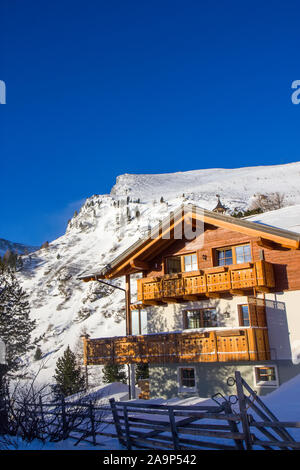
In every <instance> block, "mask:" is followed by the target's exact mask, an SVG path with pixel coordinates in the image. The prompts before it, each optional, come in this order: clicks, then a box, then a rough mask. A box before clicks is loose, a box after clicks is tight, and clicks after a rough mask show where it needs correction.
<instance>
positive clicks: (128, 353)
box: [84, 327, 270, 365]
mask: <svg viewBox="0 0 300 470" xmlns="http://www.w3.org/2000/svg"><path fill="white" fill-rule="evenodd" d="M84 351H85V354H84V361H85V363H86V364H89V365H91V364H93V365H97V364H129V363H130V364H139V363H148V364H168V363H187V362H193V363H198V362H233V361H264V360H268V359H270V348H269V341H268V331H267V328H266V327H256V328H239V329H232V330H217V329H216V330H212V331H203V332H195V331H193V332H183V333H177V332H176V333H159V334H152V335H141V336H123V337H113V338H101V339H85V347H84Z"/></svg>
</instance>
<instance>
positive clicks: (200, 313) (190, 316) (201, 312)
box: [184, 308, 218, 329]
mask: <svg viewBox="0 0 300 470" xmlns="http://www.w3.org/2000/svg"><path fill="white" fill-rule="evenodd" d="M216 326H218V321H217V311H216V309H214V308H202V309H194V310H185V312H184V328H185V329H193V328H210V327H216Z"/></svg>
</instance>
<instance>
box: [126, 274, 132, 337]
mask: <svg viewBox="0 0 300 470" xmlns="http://www.w3.org/2000/svg"><path fill="white" fill-rule="evenodd" d="M130 303H131V295H130V274H126V276H125V308H126V335H132V324H131V310H130Z"/></svg>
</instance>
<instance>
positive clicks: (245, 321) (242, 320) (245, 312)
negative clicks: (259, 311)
mask: <svg viewBox="0 0 300 470" xmlns="http://www.w3.org/2000/svg"><path fill="white" fill-rule="evenodd" d="M238 310H239V324H240V326H250V316H249V306H248V305H239V306H238Z"/></svg>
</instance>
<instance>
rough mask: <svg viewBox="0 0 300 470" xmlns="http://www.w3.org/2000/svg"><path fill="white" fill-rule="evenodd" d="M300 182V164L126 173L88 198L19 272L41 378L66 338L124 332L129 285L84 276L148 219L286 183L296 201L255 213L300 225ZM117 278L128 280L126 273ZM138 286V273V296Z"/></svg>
mask: <svg viewBox="0 0 300 470" xmlns="http://www.w3.org/2000/svg"><path fill="white" fill-rule="evenodd" d="M299 183H300V163H294V164H290V165H283V166H277V167H275V166H274V167H255V168H244V169H237V170H222V169H221V170H218V169H213V170H197V171H191V172H186V173H174V174H167V175H122V176H120V177H118V180H117V183H116V185H115V186H114V188H113V190H112V192H111V194H110V195H94V196H92V197H90V198H88V199H87V200H86V202H85V203H84V205H83V206H82V208H81V210H80V211H79V213H78V215H77V216H76V217H73V219H72V220H71V221H70V223H69V224H68V227H67V230H66V233H65V235H63V236H62V237H60V238H58V239H57V240H54V241H53V242H51V243H50V244H49V247H48V248H43V249H40V250H38V251H36V252H34V253H31V254H29V255H27V256H24V269H23V271H22V272H21V273H19V277H20V281H21V282H22V285H23V287H24V289H26V291H27V292H28V293H29V295H30V303H31V312H32V317H33V318H35V319H36V321H37V327H36V330H35V332H34V335H33V338H35V339H38V340H39V345H40V347H41V349H42V352H43V354H44V360H45V361H46V365H45V367H44V368H43V370H42V371H41V373H40V378H41V380H47V381H51V379H52V376H53V373H54V367H55V363H56V360H57V358H58V357H60V356H61V355H62V353H63V351H64V349H65V348H66V347H67V345H70V347H71V348H72V349H76V348H77V349H78V348H79V349H80V350H81V347H80V346H79V345H80V341H79V337H80V334H82V333H83V332H87V333H88V334H90V335H91V336H92V337H104V336H114V335H123V334H124V333H125V320H124V318H125V315H124V314H125V312H124V295H123V292H122V291H119V290H116V289H111V288H108V287H105V286H103V285H101V284H100V283H96V282H89V283H84V282H82V281H80V280H78V275H79V274H80V273H82V272H83V271H89V270H94V269H99V268H101V267H103V266H104V265H106V264H107V263H109V262H110V261H111V260H112V259H114V258H115V257H116V256H117V255H118V254H120V253H122V252H123V251H124V250H125V249H126V248H127V247H129V246H130V245H131V244H132V243H134V242H135V241H136V240H138V239H139V238H140V237H142V236H144V235H145V232H146V231H147V229H148V228H149V226H151V227H153V226H154V225H156V223H157V222H158V221H159V220H160V219H163V218H164V217H165V216H166V215H168V214H169V212H170V211H171V210H175V209H176V208H177V207H178V206H180V204H182V203H184V202H186V203H195V204H197V205H198V206H201V207H204V208H207V209H212V208H213V207H214V206H215V204H216V198H215V194H216V193H219V194H220V195H221V198H222V202H224V203H225V204H226V205H227V206H228V207H230V208H232V209H233V208H235V207H240V208H243V207H244V208H245V207H246V206H247V204H248V203H249V200H250V198H251V196H253V194H254V193H256V192H263V193H266V192H268V191H269V192H274V191H280V190H282V192H283V193H284V194H285V196H286V203H288V204H291V205H292V204H297V203H298V205H294V206H291V207H286V208H283V209H280V210H279V211H273V212H271V213H266V214H261V215H259V216H255V217H252V218H251V220H255V221H257V222H259V223H267V224H269V225H277V226H279V227H283V228H287V229H289V230H295V231H300V225H299V224H300V184H299ZM283 188H284V190H283ZM161 196H163V198H164V202H162V203H161V202H160V198H161ZM128 198H129V199H130V202H129V203H127V199H128ZM114 282H115V283H116V284H117V285H119V286H122V283H123V280H122V279H120V280H116V281H114ZM135 288H136V282H134V280H133V282H132V292H133V295H134V292H135ZM133 300H134V299H133ZM79 349H78V350H79ZM27 360H28V363H29V364H30V369H31V370H33V371H34V370H37V369H38V367H39V366H40V365H41V361H38V362H34V361H33V360H32V356H31V357H28V358H27Z"/></svg>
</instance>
